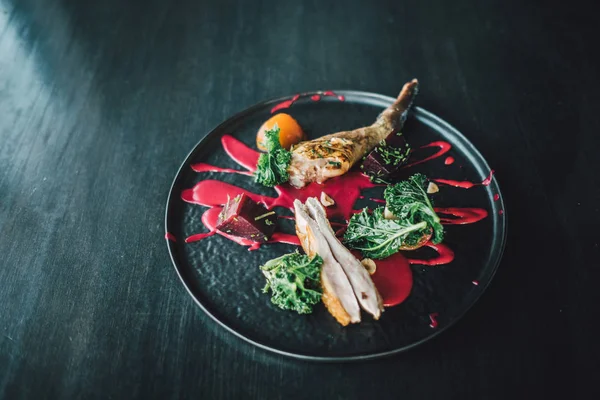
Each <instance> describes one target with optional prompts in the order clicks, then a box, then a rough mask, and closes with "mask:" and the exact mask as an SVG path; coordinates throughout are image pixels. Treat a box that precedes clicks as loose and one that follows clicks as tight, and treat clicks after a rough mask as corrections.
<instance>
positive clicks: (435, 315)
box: [429, 312, 440, 328]
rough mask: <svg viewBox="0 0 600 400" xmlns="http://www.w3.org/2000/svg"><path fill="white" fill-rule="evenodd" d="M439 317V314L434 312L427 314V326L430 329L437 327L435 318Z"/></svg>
mask: <svg viewBox="0 0 600 400" xmlns="http://www.w3.org/2000/svg"><path fill="white" fill-rule="evenodd" d="M439 315H440V314H439V313H436V312H434V313H431V314H429V320H430V321H431V323H430V324H429V326H430V327H431V328H437V326H438V322H437V317H438V316H439Z"/></svg>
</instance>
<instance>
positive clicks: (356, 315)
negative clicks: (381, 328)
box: [294, 200, 360, 326]
mask: <svg viewBox="0 0 600 400" xmlns="http://www.w3.org/2000/svg"><path fill="white" fill-rule="evenodd" d="M294 211H295V214H296V233H297V234H298V237H299V238H300V243H301V244H302V248H303V249H304V251H305V252H306V254H308V255H309V256H310V257H314V255H315V254H318V255H319V256H321V258H322V259H323V265H322V266H321V285H322V287H323V297H322V300H323V304H325V307H327V310H328V311H329V313H330V314H331V315H333V317H334V318H335V319H336V320H337V321H338V322H339V323H340V324H342V325H344V326H346V325H348V324H349V323H357V322H360V307H359V306H358V302H357V300H356V297H355V295H354V291H353V289H352V285H351V284H350V281H349V280H348V277H347V276H346V274H345V273H344V270H343V268H342V266H341V265H340V264H339V263H338V262H337V261H336V259H335V257H334V256H333V254H332V252H331V249H330V248H329V245H328V244H327V240H326V239H325V238H324V236H323V234H322V233H321V231H320V230H319V228H318V226H317V223H316V222H315V221H314V220H313V219H312V218H311V217H309V215H308V213H307V210H306V207H305V205H304V204H302V203H301V202H300V201H299V200H295V201H294Z"/></svg>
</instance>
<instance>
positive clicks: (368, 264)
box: [360, 258, 377, 275]
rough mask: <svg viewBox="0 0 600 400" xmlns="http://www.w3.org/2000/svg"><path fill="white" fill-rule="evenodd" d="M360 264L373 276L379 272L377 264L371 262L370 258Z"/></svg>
mask: <svg viewBox="0 0 600 400" xmlns="http://www.w3.org/2000/svg"><path fill="white" fill-rule="evenodd" d="M360 263H361V264H362V265H363V267H365V269H366V270H367V272H368V273H369V275H373V274H374V273H375V271H376V270H377V264H375V261H373V260H371V259H370V258H365V259H363V260H362V261H361V262H360Z"/></svg>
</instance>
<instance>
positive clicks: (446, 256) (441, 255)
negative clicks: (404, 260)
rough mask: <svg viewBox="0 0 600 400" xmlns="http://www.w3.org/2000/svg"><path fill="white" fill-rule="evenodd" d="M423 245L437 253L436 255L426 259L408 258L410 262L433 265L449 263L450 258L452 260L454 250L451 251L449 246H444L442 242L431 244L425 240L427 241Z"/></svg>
mask: <svg viewBox="0 0 600 400" xmlns="http://www.w3.org/2000/svg"><path fill="white" fill-rule="evenodd" d="M425 246H427V247H429V248H432V249H433V250H435V251H436V252H437V253H438V255H437V257H434V258H430V259H428V260H421V259H418V258H409V259H408V262H409V263H411V264H419V265H429V266H434V265H444V264H449V263H451V262H452V260H454V251H452V249H451V248H450V247H448V246H446V245H445V244H443V243H440V244H433V243H431V242H427V243H425Z"/></svg>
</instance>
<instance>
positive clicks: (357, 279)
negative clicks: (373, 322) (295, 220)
mask: <svg viewBox="0 0 600 400" xmlns="http://www.w3.org/2000/svg"><path fill="white" fill-rule="evenodd" d="M306 206H307V208H308V215H309V217H312V219H314V220H315V222H316V223H317V227H318V228H319V230H320V231H321V233H322V234H323V237H324V239H325V240H326V241H327V244H328V245H329V248H330V249H331V253H332V254H333V257H334V258H335V260H336V261H337V262H338V263H339V264H340V265H341V266H342V269H343V270H344V273H345V274H346V276H347V277H348V280H349V281H350V284H351V285H352V290H353V291H354V295H355V296H356V299H357V300H358V304H359V305H360V307H361V308H362V309H363V310H365V311H366V312H368V313H369V314H371V315H373V318H375V319H379V317H380V316H381V313H382V311H383V304H382V300H381V296H380V295H379V292H378V291H377V288H376V287H375V284H374V283H373V280H372V279H371V276H370V275H369V273H368V272H367V270H366V269H365V267H364V266H363V265H362V264H361V263H360V261H358V260H357V259H356V257H354V255H353V254H352V253H350V250H348V249H347V248H346V247H345V246H344V245H343V244H342V243H341V242H340V241H339V240H338V238H337V237H336V236H335V233H334V232H333V229H332V228H331V225H330V224H329V221H328V220H327V216H326V214H325V209H324V208H323V206H322V205H321V203H319V201H318V200H317V199H316V198H315V197H309V198H308V199H307V200H306Z"/></svg>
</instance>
